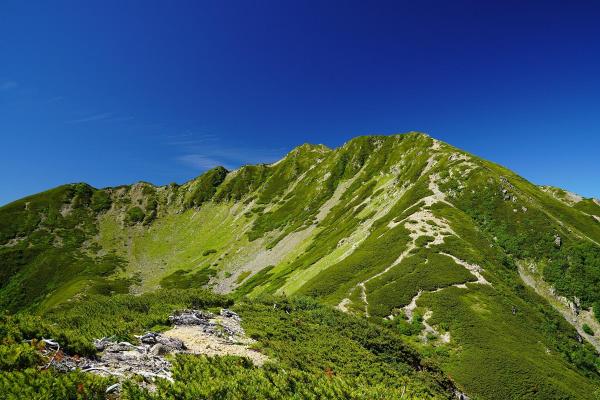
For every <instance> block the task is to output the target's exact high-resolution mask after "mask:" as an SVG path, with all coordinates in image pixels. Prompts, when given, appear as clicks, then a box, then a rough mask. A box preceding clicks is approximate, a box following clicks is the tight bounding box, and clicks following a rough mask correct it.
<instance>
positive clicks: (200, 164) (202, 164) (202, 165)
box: [177, 154, 234, 170]
mask: <svg viewBox="0 0 600 400" xmlns="http://www.w3.org/2000/svg"><path fill="white" fill-rule="evenodd" d="M177 161H179V162H181V163H183V164H186V165H187V166H189V167H192V168H194V169H198V170H207V169H211V168H214V167H218V166H222V167H225V168H227V169H234V167H233V166H231V165H227V164H225V163H223V162H221V161H220V160H217V159H214V158H210V157H208V156H205V155H203V154H186V155H183V156H179V157H177Z"/></svg>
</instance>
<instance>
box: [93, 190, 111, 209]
mask: <svg viewBox="0 0 600 400" xmlns="http://www.w3.org/2000/svg"><path fill="white" fill-rule="evenodd" d="M111 204H112V200H111V198H110V196H109V195H108V193H106V192H105V191H104V190H96V191H95V192H94V194H93V195H92V202H91V205H90V206H91V208H92V210H94V211H96V212H102V211H106V210H108V209H110V206H111Z"/></svg>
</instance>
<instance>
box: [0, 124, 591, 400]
mask: <svg viewBox="0 0 600 400" xmlns="http://www.w3.org/2000/svg"><path fill="white" fill-rule="evenodd" d="M199 287H204V288H209V289H212V290H213V291H215V292H217V293H219V294H227V295H228V296H230V297H232V298H234V299H260V298H265V296H275V297H274V298H282V297H284V298H294V297H300V296H307V297H312V298H314V299H316V300H318V301H319V303H321V304H324V305H329V306H331V307H335V308H337V309H338V310H340V311H341V312H343V313H346V314H349V315H351V316H355V317H359V318H362V319H367V320H369V321H371V322H373V323H375V324H377V325H379V326H382V327H383V328H385V329H390V330H392V331H394V332H396V333H397V334H399V335H401V336H402V338H403V340H404V341H405V342H406V343H407V344H408V345H409V346H411V347H412V348H415V349H416V350H417V351H418V352H419V354H422V355H423V358H424V361H423V362H424V363H428V362H431V363H434V364H435V365H439V366H440V368H441V370H442V371H443V372H444V373H445V374H446V375H447V376H451V377H452V380H453V381H454V382H455V383H456V385H457V387H459V388H460V390H461V391H464V392H465V393H467V394H468V395H469V396H472V397H473V398H482V399H508V398H538V399H553V398H556V399H558V398H560V399H564V398H578V399H579V398H581V399H587V398H589V399H593V398H595V397H594V392H595V391H596V390H597V388H598V387H600V386H599V385H600V373H599V366H600V362H599V361H598V352H599V351H600V324H599V323H598V318H599V317H600V203H599V202H598V200H594V199H584V198H582V197H580V196H577V195H575V194H572V193H568V192H566V191H564V190H561V189H558V188H553V187H538V186H536V185H534V184H532V183H530V182H528V181H526V180H525V179H523V178H521V177H519V176H517V175H516V174H514V173H512V172H511V171H510V170H508V169H506V168H504V167H502V166H499V165H497V164H494V163H492V162H489V161H486V160H483V159H481V158H478V157H476V156H473V155H471V154H468V153H466V152H464V151H461V150H459V149H457V148H455V147H452V146H451V145H448V144H446V143H443V142H441V141H438V140H436V139H433V138H431V137H429V136H428V135H425V134H422V133H416V132H412V133H408V134H400V135H391V136H363V137H357V138H355V139H352V140H350V141H349V142H347V143H345V144H344V145H343V146H341V147H339V148H335V149H330V148H327V147H326V146H323V145H310V144H304V145H302V146H299V147H297V148H296V149H294V150H292V151H291V152H290V153H288V154H287V155H286V156H285V157H284V158H283V159H281V160H279V161H278V162H276V163H273V164H259V165H248V166H244V167H241V168H239V169H237V170H234V171H228V170H226V169H225V168H222V167H217V168H214V169H211V170H209V171H206V172H205V173H203V174H202V175H201V176H199V177H197V178H195V179H193V180H191V181H189V182H187V183H185V184H183V185H175V184H171V185H168V186H161V187H157V186H153V185H151V184H148V183H142V182H141V183H137V184H134V185H132V186H119V187H113V188H105V189H95V188H93V187H91V186H89V185H86V184H70V185H65V186H61V187H58V188H56V189H52V190H50V191H47V192H44V193H40V194H37V195H33V196H30V197H27V198H24V199H22V200H19V201H16V202H13V203H11V204H8V205H6V206H4V207H2V208H0V306H1V307H2V309H5V310H7V311H8V312H10V313H11V314H12V313H17V314H22V313H34V314H39V315H44V314H46V313H53V312H56V311H55V310H57V309H61V307H66V305H68V304H70V303H73V302H77V301H79V300H80V299H82V298H85V297H86V296H90V295H99V296H105V295H117V294H123V295H126V294H137V295H139V294H143V295H146V294H148V293H153V292H154V291H157V290H162V289H173V290H181V291H185V290H188V289H190V288H199ZM595 311H598V312H597V313H596V314H595V313H594V312H595ZM381 351H382V352H383V351H384V350H383V349H382V350H381Z"/></svg>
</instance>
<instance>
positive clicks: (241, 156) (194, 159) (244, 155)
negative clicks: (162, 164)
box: [164, 129, 285, 172]
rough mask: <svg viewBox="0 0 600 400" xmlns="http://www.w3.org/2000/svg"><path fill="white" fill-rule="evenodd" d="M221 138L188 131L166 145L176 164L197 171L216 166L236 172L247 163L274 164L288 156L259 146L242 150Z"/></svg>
mask: <svg viewBox="0 0 600 400" xmlns="http://www.w3.org/2000/svg"><path fill="white" fill-rule="evenodd" d="M221 137H222V136H220V135H217V134H214V133H212V132H207V130H206V129H200V131H198V132H193V131H191V130H189V131H188V130H186V131H184V132H182V133H179V134H173V135H165V136H164V138H165V142H164V144H165V145H167V146H170V147H173V149H174V150H175V152H176V153H179V155H177V156H175V161H176V162H177V163H179V164H183V165H185V166H186V167H189V168H193V169H194V170H195V171H196V172H200V171H205V170H207V169H211V168H214V167H217V166H222V167H225V168H227V169H228V170H233V169H236V168H239V167H241V166H242V165H247V164H259V163H272V162H274V161H277V160H278V159H280V158H281V157H282V155H283V154H284V153H285V149H282V148H262V147H257V146H252V147H239V146H232V145H231V144H230V143H228V142H226V143H224V141H222V140H221Z"/></svg>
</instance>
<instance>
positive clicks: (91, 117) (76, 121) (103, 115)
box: [67, 113, 113, 124]
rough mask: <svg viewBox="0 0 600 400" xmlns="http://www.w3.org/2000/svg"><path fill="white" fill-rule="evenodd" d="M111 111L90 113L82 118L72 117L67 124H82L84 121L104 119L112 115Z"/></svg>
mask: <svg viewBox="0 0 600 400" xmlns="http://www.w3.org/2000/svg"><path fill="white" fill-rule="evenodd" d="M112 115H113V113H101V114H92V115H89V116H87V117H84V118H79V119H72V120H70V121H67V124H82V123H85V122H93V121H104V120H107V119H109V118H110V117H112Z"/></svg>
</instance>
